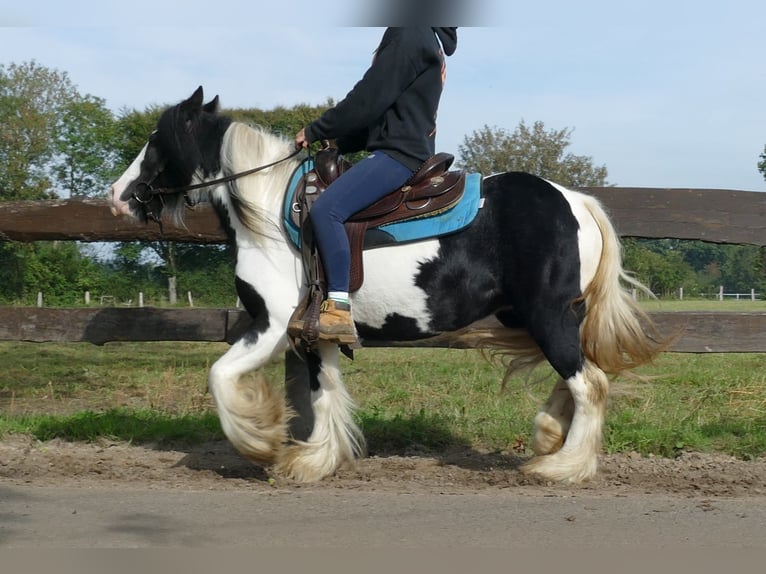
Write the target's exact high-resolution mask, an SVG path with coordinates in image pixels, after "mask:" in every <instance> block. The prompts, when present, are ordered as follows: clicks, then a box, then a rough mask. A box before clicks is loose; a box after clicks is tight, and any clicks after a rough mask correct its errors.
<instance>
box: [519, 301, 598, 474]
mask: <svg viewBox="0 0 766 574" xmlns="http://www.w3.org/2000/svg"><path fill="white" fill-rule="evenodd" d="M567 300H571V299H568V297H561V299H560V300H559V301H553V302H550V301H549V302H547V304H541V303H540V302H538V303H540V304H538V305H537V306H536V307H535V308H536V309H538V311H537V313H536V314H535V315H534V316H531V317H530V320H529V332H530V334H531V335H532V337H533V338H534V339H535V340H536V341H537V343H538V345H540V348H541V349H542V351H543V353H544V354H545V356H546V358H547V359H548V361H549V362H550V364H551V366H552V367H553V368H554V369H555V370H556V371H557V372H558V374H559V375H560V376H561V380H560V381H559V382H557V384H556V386H555V387H554V389H553V391H552V392H551V395H550V397H549V399H548V400H547V401H546V403H545V405H543V407H542V408H541V410H540V412H538V414H537V416H536V417H535V433H534V438H533V441H532V443H533V449H534V451H535V454H536V456H535V457H534V458H533V459H532V460H530V461H529V462H528V463H527V464H526V465H525V466H524V467H523V470H524V471H526V472H532V473H535V474H538V475H540V476H542V477H544V478H547V479H549V480H555V481H565V482H582V481H584V480H587V479H589V478H591V477H592V476H593V475H594V474H595V473H596V468H597V466H598V454H599V451H600V448H601V433H602V426H603V421H604V412H605V409H606V400H607V393H608V391H609V381H608V379H607V377H606V375H605V374H604V372H603V371H602V370H601V369H599V368H598V367H596V366H595V365H593V364H591V363H590V362H589V361H587V360H586V359H585V358H584V356H583V353H582V350H581V342H580V316H581V315H580V313H579V312H578V311H579V310H578V309H577V308H572V306H571V305H570V304H568V303H567V302H566V301H567ZM557 310H558V311H557Z"/></svg>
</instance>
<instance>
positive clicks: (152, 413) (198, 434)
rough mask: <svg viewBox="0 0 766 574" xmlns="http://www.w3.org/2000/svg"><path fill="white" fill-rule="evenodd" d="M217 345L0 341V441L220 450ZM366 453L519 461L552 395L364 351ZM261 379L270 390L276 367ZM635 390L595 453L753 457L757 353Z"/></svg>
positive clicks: (469, 362)
mask: <svg viewBox="0 0 766 574" xmlns="http://www.w3.org/2000/svg"><path fill="white" fill-rule="evenodd" d="M227 348H228V347H227V346H226V345H223V344H210V343H169V342H168V343H112V344H108V345H105V346H103V347H94V346H92V345H88V344H47V343H46V344H34V343H0V434H3V433H27V434H31V435H33V436H35V437H36V438H38V439H40V440H49V439H51V438H56V437H58V438H63V439H66V440H76V441H80V440H82V441H92V440H96V439H99V438H108V439H114V440H126V441H131V442H135V443H141V442H152V443H156V442H187V443H195V442H199V441H205V440H210V439H218V438H222V434H221V431H220V428H219V426H218V422H217V417H216V416H215V413H214V410H213V407H212V403H211V400H210V397H209V395H208V394H207V393H206V377H207V371H208V369H209V367H210V365H211V364H212V362H213V361H214V360H215V359H216V358H217V357H218V356H220V355H221V354H222V353H223V352H225V350H226V349H227ZM342 368H343V371H344V376H345V380H346V383H347V385H348V387H349V390H350V392H351V393H352V396H354V397H355V399H356V401H357V403H358V405H359V411H358V414H357V416H358V420H359V422H360V424H361V425H362V426H363V428H364V431H365V434H366V436H367V439H368V442H369V445H370V450H371V452H372V453H401V452H407V453H412V452H415V453H417V452H427V451H431V452H441V451H444V450H445V449H449V448H453V447H468V446H470V447H473V448H477V449H482V450H486V451H491V452H509V451H515V452H527V450H528V449H527V445H528V442H529V436H530V433H531V430H532V420H533V418H534V415H535V412H536V411H537V409H538V407H539V405H540V404H541V403H542V402H543V401H544V400H545V398H546V397H547V394H548V392H549V390H550V388H551V386H552V384H553V378H552V376H551V375H550V374H549V373H548V372H547V371H545V370H541V371H539V372H537V373H535V374H534V376H533V377H532V378H530V379H522V378H515V379H513V380H512V381H511V383H510V384H509V386H508V388H507V389H506V390H505V391H503V390H501V388H500V378H501V370H500V368H499V367H497V366H494V365H491V364H489V363H488V362H486V361H485V360H484V359H483V358H482V356H481V354H480V353H478V352H476V351H465V350H447V349H396V350H394V349H363V350H361V351H358V352H357V358H356V360H355V361H353V362H350V361H346V360H344V361H343V363H342ZM266 370H267V376H268V377H269V378H270V379H271V380H273V381H276V384H280V383H279V382H280V381H281V380H282V379H283V376H284V371H283V369H282V366H281V365H279V364H276V365H272V366H269V367H268V368H267V369H266ZM639 373H640V374H642V375H647V376H650V377H652V378H651V379H650V380H648V381H634V380H630V379H624V378H623V379H620V380H618V381H616V382H615V383H614V384H613V386H612V395H611V399H610V405H609V410H608V413H607V419H606V427H605V442H604V448H605V450H606V451H607V452H613V453H614V452H626V451H636V452H640V453H642V454H645V455H647V454H654V455H657V456H674V455H676V454H677V453H679V452H681V451H684V450H696V451H704V452H723V453H729V454H733V455H736V456H738V457H742V458H754V457H759V456H763V455H764V454H766V355H764V354H704V355H690V354H677V353H666V354H664V355H662V356H661V357H660V358H659V359H658V361H657V362H656V364H654V365H651V366H647V367H644V368H642V369H641V370H640V371H639Z"/></svg>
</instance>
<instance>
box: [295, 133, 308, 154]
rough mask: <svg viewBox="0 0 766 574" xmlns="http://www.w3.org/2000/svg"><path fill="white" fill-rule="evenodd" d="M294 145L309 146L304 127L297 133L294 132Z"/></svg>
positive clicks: (297, 146)
mask: <svg viewBox="0 0 766 574" xmlns="http://www.w3.org/2000/svg"><path fill="white" fill-rule="evenodd" d="M295 147H296V148H298V149H300V148H307V147H309V142H308V140H307V139H306V130H305V128H303V129H301V131H299V132H298V133H297V134H295Z"/></svg>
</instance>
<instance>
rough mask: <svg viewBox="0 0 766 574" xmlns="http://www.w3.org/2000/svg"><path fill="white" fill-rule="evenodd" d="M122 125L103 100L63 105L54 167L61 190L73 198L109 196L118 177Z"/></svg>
mask: <svg viewBox="0 0 766 574" xmlns="http://www.w3.org/2000/svg"><path fill="white" fill-rule="evenodd" d="M118 125H119V124H118V121H117V120H116V119H115V117H114V116H113V114H112V112H111V111H109V110H108V109H107V108H106V105H105V102H104V100H102V99H101V98H96V97H94V96H90V95H88V96H83V97H73V98H72V99H71V100H70V101H69V102H66V103H64V104H63V105H62V107H61V110H60V113H59V116H58V118H57V121H56V126H55V139H54V142H53V146H54V149H55V151H56V155H55V158H54V159H53V165H52V173H53V175H54V176H55V178H56V182H57V183H58V184H59V185H58V187H59V189H61V190H62V191H66V192H68V194H69V195H70V196H72V197H75V196H88V195H90V196H94V195H103V194H104V193H105V190H106V187H107V186H108V185H109V184H110V183H111V182H112V181H114V178H115V177H116V176H117V175H118V173H117V171H118V166H117V164H118V154H117V150H118V147H119V143H118V139H119V138H120V131H119V130H118Z"/></svg>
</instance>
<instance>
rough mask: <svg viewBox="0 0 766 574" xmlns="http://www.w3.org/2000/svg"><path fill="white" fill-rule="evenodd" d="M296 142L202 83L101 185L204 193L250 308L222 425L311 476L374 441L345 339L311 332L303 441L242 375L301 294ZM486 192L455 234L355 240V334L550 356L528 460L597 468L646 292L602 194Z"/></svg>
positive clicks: (644, 321) (152, 210) (135, 202)
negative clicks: (446, 339) (308, 419)
mask: <svg viewBox="0 0 766 574" xmlns="http://www.w3.org/2000/svg"><path fill="white" fill-rule="evenodd" d="M296 153H297V150H296V149H295V145H294V142H293V141H291V140H289V139H287V138H285V137H283V136H280V135H277V134H274V133H271V132H269V130H267V129H264V128H262V127H259V126H251V125H246V124H244V123H241V122H236V121H233V120H232V119H231V118H229V117H227V116H226V115H225V114H222V113H221V112H220V104H219V99H218V96H215V98H213V99H212V100H210V101H209V102H207V103H205V102H204V97H203V90H202V87H201V86H200V87H199V88H198V89H197V90H196V91H194V93H193V94H192V95H191V96H190V97H189V98H187V99H185V100H183V101H181V102H180V103H179V104H177V105H174V106H170V107H168V108H167V109H166V110H165V111H164V112H163V113H162V115H161V116H160V118H159V120H158V122H157V126H156V129H155V131H154V132H153V133H152V134H151V135H150V136H149V139H148V142H147V143H146V145H145V146H144V148H143V149H142V150H141V152H140V153H139V154H138V156H137V157H136V159H135V160H134V161H133V162H132V164H131V165H130V166H129V167H128V168H127V170H126V171H125V172H124V173H123V174H122V175H121V176H120V177H119V178H118V179H117V181H116V182H115V183H114V184H113V185H112V186H111V188H110V189H109V190H108V196H109V198H110V207H111V210H112V213H113V214H115V215H119V216H123V215H129V216H132V217H134V218H136V219H137V220H138V221H143V222H144V223H146V222H147V221H148V220H149V219H158V220H159V219H161V218H163V217H166V218H171V219H173V220H175V221H177V222H182V221H183V213H184V209H185V205H186V204H187V203H195V202H198V201H202V200H205V201H209V202H210V203H211V204H212V206H213V207H214V209H215V211H216V212H217V214H218V216H219V217H220V220H221V224H222V226H223V227H224V228H225V230H226V231H227V234H228V236H229V238H230V240H231V241H232V242H233V244H234V245H235V247H236V264H235V277H234V284H235V286H236V291H237V294H238V296H239V298H240V300H241V302H242V304H243V306H244V308H245V309H246V310H247V312H248V313H249V314H250V316H251V317H252V325H251V326H250V327H249V328H248V330H247V331H246V332H245V333H244V334H243V335H242V336H241V337H240V338H239V339H238V340H237V341H236V342H235V343H233V344H232V346H231V347H230V348H229V349H228V350H227V352H226V353H225V354H223V355H222V356H221V357H220V358H219V359H218V360H216V362H215V363H214V364H213V365H212V367H211V368H210V370H209V377H208V385H209V391H210V393H211V394H212V396H213V398H214V403H215V407H216V409H217V412H218V416H219V419H220V422H221V427H222V429H223V431H224V433H225V435H226V437H227V438H228V440H229V441H230V442H231V443H232V445H233V446H234V447H235V448H236V449H237V450H238V451H239V452H240V453H242V454H243V455H244V456H245V457H247V458H249V459H250V460H252V461H253V462H254V463H256V464H258V465H263V466H270V467H271V468H272V470H273V472H276V473H278V474H279V475H282V476H286V477H288V478H291V479H294V480H296V481H303V482H311V481H318V480H321V479H323V478H325V477H328V476H330V475H332V474H333V473H335V472H336V471H337V470H338V469H339V468H341V467H342V466H343V465H346V464H348V463H352V462H353V461H354V460H355V459H357V458H359V457H362V456H364V455H365V452H366V450H365V449H366V445H365V439H364V435H363V432H362V431H361V429H360V428H359V427H358V425H357V424H356V422H355V420H354V416H353V414H354V408H355V405H354V401H353V399H352V397H351V396H350V394H349V392H348V391H347V389H346V387H345V385H344V383H343V378H342V373H341V369H340V360H339V357H340V353H341V351H340V350H339V347H338V345H336V344H333V343H329V342H323V341H320V342H319V344H318V345H317V346H316V348H315V349H313V351H312V352H311V353H309V354H308V357H307V358H306V369H308V372H310V374H311V379H310V380H311V391H310V397H311V402H310V404H311V409H312V410H313V417H314V424H313V428H312V429H311V432H310V435H309V436H308V437H305V438H304V439H303V440H299V439H298V438H296V437H294V436H292V435H291V433H290V426H289V424H288V422H289V419H290V417H291V416H293V415H294V412H293V410H292V409H291V407H290V405H289V404H288V402H287V401H286V400H285V396H284V393H282V392H278V391H277V390H276V388H275V387H273V386H272V384H271V383H270V382H269V381H266V380H264V379H262V378H258V377H252V376H248V375H249V374H250V373H252V372H254V371H257V370H258V369H259V368H260V367H262V366H264V365H265V364H267V363H269V362H271V361H273V360H276V359H279V358H281V357H283V356H287V354H289V351H290V349H291V341H290V338H289V336H288V333H287V325H288V322H289V320H290V318H291V315H292V314H293V312H294V310H295V309H296V306H298V305H299V302H300V301H301V300H302V299H303V297H304V296H305V294H306V292H307V289H308V288H309V286H308V285H307V282H306V279H305V276H304V268H303V265H302V259H301V253H300V252H299V250H297V249H296V247H295V246H294V245H293V244H292V243H291V241H289V239H288V237H287V233H286V229H285V221H284V218H283V212H284V208H283V201H284V196H285V194H286V189H287V187H288V182H289V180H290V178H291V177H292V176H293V174H294V172H295V170H296V169H297V168H298V167H299V166H300V165H301V163H302V162H304V161H306V159H307V158H306V156H305V153H306V152H305V151H301V152H300V153H298V155H296ZM254 166H261V167H260V168H254ZM243 174H244V175H243ZM481 197H482V206H481V208H480V209H479V210H478V213H477V215H476V217H475V219H474V220H473V221H472V222H471V224H470V225H468V226H466V227H465V228H463V229H461V230H459V231H456V232H453V233H448V234H446V235H443V236H437V237H430V238H424V239H421V240H415V241H410V242H404V243H396V244H391V245H382V246H379V247H376V248H373V249H367V250H365V251H364V256H363V258H364V267H365V270H366V276H365V280H364V283H363V284H362V286H361V288H360V289H359V290H358V291H356V292H355V293H353V294H352V295H351V303H352V305H351V307H352V315H353V320H354V323H355V325H356V329H357V333H358V336H359V342H360V345H361V347H362V348H364V345H365V341H366V342H367V343H368V345H370V344H371V343H374V342H375V341H409V342H412V341H418V340H422V339H428V338H431V337H436V336H440V335H444V334H453V335H455V336H456V337H460V336H461V334H464V333H465V332H467V331H468V330H470V329H472V325H474V324H476V322H477V321H482V320H486V319H488V318H490V319H493V320H494V321H495V326H494V327H492V328H486V329H484V332H483V333H482V336H481V337H480V339H478V340H479V341H480V344H479V343H477V346H481V347H482V348H483V349H489V350H491V352H492V353H499V354H501V355H502V356H507V357H508V360H504V361H503V364H504V365H505V367H506V369H507V372H506V373H505V377H504V378H503V381H505V380H507V376H508V375H509V374H510V373H512V372H515V371H517V370H519V369H525V368H529V367H530V366H532V365H537V364H539V363H541V362H544V361H547V362H548V363H549V364H550V366H551V367H552V369H553V370H554V371H555V374H556V375H557V377H555V378H556V382H555V384H554V386H553V389H552V391H551V393H550V396H549V398H548V399H547V400H546V401H545V403H544V404H543V405H542V406H541V407H540V409H539V411H538V412H537V414H536V416H535V417H534V421H533V422H534V429H533V434H532V439H531V447H532V450H533V452H534V454H533V455H532V456H531V457H530V458H529V460H528V461H526V462H525V463H524V464H523V465H522V466H521V471H522V472H526V473H531V474H533V475H537V476H539V477H541V478H542V479H545V480H548V481H555V482H565V483H581V482H583V481H586V480H588V479H590V478H592V477H593V476H594V475H596V473H597V470H598V455H599V453H600V450H601V441H602V434H603V431H602V427H603V423H604V417H605V410H606V405H607V396H608V392H609V385H610V380H611V379H612V378H614V377H615V376H617V375H619V374H621V373H624V372H631V371H632V370H633V369H635V367H637V366H639V365H642V364H645V363H647V362H650V361H651V360H652V359H653V358H654V357H655V356H656V355H657V354H658V353H659V352H661V351H662V350H663V341H662V340H661V337H658V335H657V333H656V331H655V330H654V328H653V325H652V324H651V321H650V320H649V319H648V317H647V316H646V314H645V313H644V312H643V311H642V310H641V308H640V306H639V305H638V303H637V302H636V301H635V297H634V296H633V295H632V294H631V292H630V290H631V289H635V288H639V289H641V290H646V287H645V286H643V285H642V284H641V283H640V282H638V281H637V280H636V279H634V278H633V277H631V276H630V274H629V273H628V272H627V271H626V270H625V269H624V267H623V263H622V251H621V245H620V242H619V239H618V236H617V234H616V232H615V229H614V227H613V225H612V223H611V222H610V220H609V218H608V216H607V214H606V212H605V210H604V208H603V207H602V206H601V205H600V203H599V202H598V201H597V200H596V199H595V198H594V197H592V196H589V195H587V194H584V193H582V192H578V191H576V190H570V189H567V188H565V187H563V186H561V185H558V184H556V183H553V182H550V181H547V180H545V179H542V178H540V177H537V176H535V175H532V174H528V173H521V172H506V173H498V174H493V175H489V176H486V177H483V179H482V188H481Z"/></svg>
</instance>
